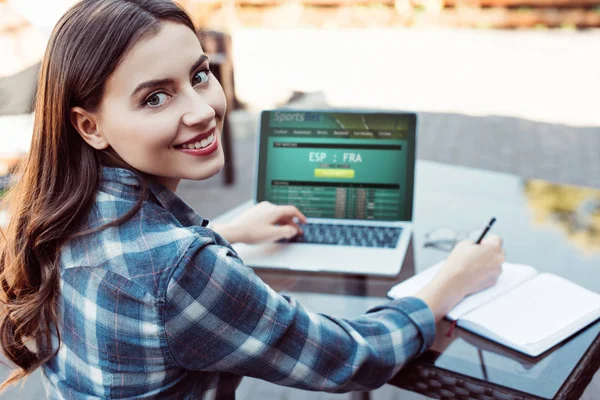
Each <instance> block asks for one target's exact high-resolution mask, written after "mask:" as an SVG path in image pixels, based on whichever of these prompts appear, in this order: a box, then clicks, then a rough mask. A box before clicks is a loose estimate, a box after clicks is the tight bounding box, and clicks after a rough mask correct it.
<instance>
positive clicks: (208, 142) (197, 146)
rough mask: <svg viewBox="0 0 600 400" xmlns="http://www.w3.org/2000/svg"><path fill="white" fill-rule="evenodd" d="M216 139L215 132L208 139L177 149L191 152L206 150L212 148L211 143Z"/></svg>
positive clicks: (180, 146)
mask: <svg viewBox="0 0 600 400" xmlns="http://www.w3.org/2000/svg"><path fill="white" fill-rule="evenodd" d="M215 139H216V136H215V132H213V133H211V134H210V135H209V136H208V137H206V138H204V139H202V140H198V141H197V142H194V143H187V144H182V145H179V146H175V148H176V149H190V150H195V149H205V148H207V147H208V146H210V145H211V143H213V142H214V141H215Z"/></svg>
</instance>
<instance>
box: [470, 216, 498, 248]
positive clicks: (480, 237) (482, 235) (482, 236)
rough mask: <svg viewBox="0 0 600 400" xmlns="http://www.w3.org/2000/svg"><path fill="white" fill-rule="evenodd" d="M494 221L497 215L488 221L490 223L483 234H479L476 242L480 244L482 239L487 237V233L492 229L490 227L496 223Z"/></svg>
mask: <svg viewBox="0 0 600 400" xmlns="http://www.w3.org/2000/svg"><path fill="white" fill-rule="evenodd" d="M494 222H496V217H492V219H491V220H490V222H489V223H488V225H487V226H486V227H485V229H484V230H483V232H481V236H479V239H477V241H476V242H475V244H480V243H481V241H482V240H483V238H484V237H485V235H486V234H487V233H488V231H489V230H490V228H491V227H492V225H494Z"/></svg>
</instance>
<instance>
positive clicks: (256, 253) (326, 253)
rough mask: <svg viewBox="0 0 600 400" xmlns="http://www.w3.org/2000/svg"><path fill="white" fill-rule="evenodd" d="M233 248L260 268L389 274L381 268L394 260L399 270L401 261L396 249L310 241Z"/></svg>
mask: <svg viewBox="0 0 600 400" xmlns="http://www.w3.org/2000/svg"><path fill="white" fill-rule="evenodd" d="M233 247H234V249H235V250H236V251H237V252H238V254H239V256H240V258H241V259H242V260H243V261H244V262H245V263H246V265H248V266H250V267H256V268H261V267H262V268H277V269H293V270H299V271H331V272H348V273H352V272H355V273H368V272H366V271H369V270H371V271H372V272H373V273H375V274H379V273H382V274H386V272H387V271H386V272H384V271H381V268H382V267H384V268H383V269H384V270H385V269H388V268H389V267H388V268H385V266H384V265H382V264H387V263H390V262H391V263H392V268H393V269H395V270H396V272H397V270H398V269H399V268H397V265H398V262H401V260H397V258H398V255H397V252H395V251H394V250H393V249H373V248H364V247H362V248H361V247H354V246H331V245H319V244H306V243H302V244H299V243H298V244H295V243H268V244H261V245H245V244H236V245H234V246H233ZM377 255H380V256H381V257H377ZM392 255H396V256H395V257H393V256H392ZM374 256H375V257H374ZM400 256H401V257H402V254H400ZM374 264H377V265H374ZM378 270H379V271H378Z"/></svg>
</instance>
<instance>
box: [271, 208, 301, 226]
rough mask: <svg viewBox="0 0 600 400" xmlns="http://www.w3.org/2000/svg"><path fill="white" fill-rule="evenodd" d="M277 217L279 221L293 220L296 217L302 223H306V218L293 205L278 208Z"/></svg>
mask: <svg viewBox="0 0 600 400" xmlns="http://www.w3.org/2000/svg"><path fill="white" fill-rule="evenodd" d="M277 215H278V217H277V219H278V220H279V221H282V220H291V219H292V218H294V217H296V218H298V220H300V222H301V223H303V224H305V223H306V216H305V215H304V214H302V213H301V212H300V210H298V208H296V207H295V206H292V205H287V206H277Z"/></svg>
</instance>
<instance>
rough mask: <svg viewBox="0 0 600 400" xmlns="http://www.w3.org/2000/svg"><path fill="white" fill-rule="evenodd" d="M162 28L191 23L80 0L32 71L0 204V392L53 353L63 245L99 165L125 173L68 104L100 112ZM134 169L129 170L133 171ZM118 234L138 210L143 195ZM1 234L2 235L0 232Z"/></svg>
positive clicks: (147, 4) (151, 4)
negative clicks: (15, 164)
mask: <svg viewBox="0 0 600 400" xmlns="http://www.w3.org/2000/svg"><path fill="white" fill-rule="evenodd" d="M161 21H172V22H177V23H182V24H184V25H186V26H188V27H189V28H190V29H192V30H195V29H194V25H193V23H192V21H191V20H190V18H189V16H188V15H187V14H186V13H185V12H184V11H183V10H181V9H180V8H179V7H178V6H177V5H175V4H174V3H172V2H171V1H169V0H83V1H82V2H80V3H78V4H76V5H75V6H74V7H73V8H71V9H70V10H69V11H68V12H67V13H66V14H65V15H64V16H63V17H62V18H61V20H60V21H59V22H58V24H57V25H56V27H55V28H54V31H53V32H52V36H51V38H50V41H49V43H48V47H47V49H46V54H45V56H44V62H43V65H42V68H41V70H40V79H39V84H38V90H37V99H36V106H35V124H34V130H33V138H32V142H31V148H30V151H29V155H28V157H27V159H26V160H25V162H24V163H23V165H22V166H21V168H20V171H19V173H18V174H17V175H18V177H19V178H18V182H17V183H16V184H15V185H14V187H13V188H12V189H11V190H10V191H9V192H8V194H7V195H6V196H5V197H4V198H3V201H2V203H3V206H4V207H3V208H6V209H7V211H8V212H9V215H10V222H9V225H8V227H7V230H6V233H5V234H3V235H2V236H3V238H0V239H3V240H0V285H1V287H0V300H1V301H2V305H1V307H0V308H1V310H0V311H1V312H0V343H1V346H2V350H3V351H4V353H5V354H6V356H7V357H8V359H10V360H11V361H13V362H14V363H15V364H16V365H17V366H18V367H19V368H18V369H16V370H15V371H13V373H12V374H11V375H10V376H9V377H8V379H7V380H6V381H5V382H4V383H3V384H2V385H1V386H0V389H3V388H5V387H6V386H8V385H10V384H11V383H13V382H16V381H18V380H19V379H21V378H23V377H25V376H27V375H28V374H30V373H31V372H32V371H34V370H35V369H36V368H38V367H39V366H41V365H43V364H44V363H45V362H46V361H48V360H49V359H50V358H52V357H53V356H55V355H56V353H57V352H58V346H53V345H52V337H53V336H56V337H57V339H58V345H59V346H60V334H59V330H58V327H59V318H60V310H59V301H58V300H59V295H60V264H59V254H60V249H61V246H62V245H64V244H65V243H66V242H67V241H68V240H70V239H71V238H73V237H75V236H79V235H82V234H85V233H90V231H87V232H82V230H84V229H85V228H86V222H87V217H88V213H89V212H90V210H91V208H92V206H93V204H94V200H95V195H96V191H97V189H98V185H99V183H100V179H101V171H102V166H103V165H113V166H120V167H124V168H129V169H132V168H131V167H129V166H127V165H126V164H125V163H124V162H123V161H122V159H121V158H120V157H119V156H118V155H117V154H116V153H115V152H114V150H112V149H110V148H109V149H108V150H105V151H102V152H99V151H97V150H95V149H93V148H92V147H91V146H89V145H88V144H87V143H86V142H85V141H84V140H83V139H82V138H81V136H80V135H79V134H78V132H77V131H76V130H75V128H74V127H73V125H72V124H71V122H70V117H69V113H70V109H71V108H72V107H74V106H80V107H83V108H84V109H86V110H89V111H95V110H98V108H99V105H100V102H101V99H102V96H103V91H104V86H105V82H106V80H107V79H108V77H109V76H110V75H111V74H112V72H113V71H114V70H115V69H116V67H117V66H118V64H119V62H120V60H121V59H122V58H123V56H124V55H125V54H126V53H127V51H128V50H129V49H131V48H132V47H133V45H134V44H136V43H137V42H138V41H139V40H140V39H141V38H142V37H146V36H148V35H152V34H156V33H157V32H158V30H159V29H160V27H161ZM132 170H133V169H132ZM135 172H136V173H137V174H138V177H139V178H140V182H141V183H142V186H143V190H142V195H141V196H140V198H139V200H138V202H137V203H136V205H135V206H134V207H133V208H132V209H131V210H130V211H129V212H128V213H127V214H126V215H124V216H123V217H122V218H120V219H119V220H116V221H112V222H111V223H110V224H107V225H104V226H102V227H101V228H100V229H103V228H107V227H109V226H116V225H118V224H120V223H122V222H123V221H125V220H127V219H129V218H130V217H131V216H133V215H134V214H135V213H136V212H137V211H138V210H139V208H140V207H141V204H142V202H143V200H144V197H145V193H147V187H146V185H145V184H144V179H143V176H142V175H143V174H141V173H139V172H138V171H135ZM0 232H1V231H0Z"/></svg>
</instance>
